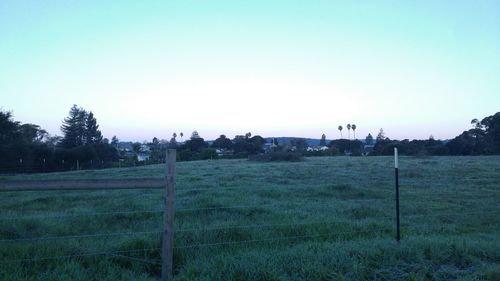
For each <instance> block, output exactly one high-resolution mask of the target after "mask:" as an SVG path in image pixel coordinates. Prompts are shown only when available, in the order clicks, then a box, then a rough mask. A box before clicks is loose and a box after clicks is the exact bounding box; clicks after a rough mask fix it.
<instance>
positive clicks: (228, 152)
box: [215, 148, 234, 157]
mask: <svg viewBox="0 0 500 281" xmlns="http://www.w3.org/2000/svg"><path fill="white" fill-rule="evenodd" d="M215 153H217V156H219V157H224V156H231V155H233V154H234V150H232V149H224V148H217V149H216V150H215Z"/></svg>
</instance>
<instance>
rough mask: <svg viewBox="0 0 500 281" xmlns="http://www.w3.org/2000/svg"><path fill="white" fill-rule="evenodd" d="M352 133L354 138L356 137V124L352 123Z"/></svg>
mask: <svg viewBox="0 0 500 281" xmlns="http://www.w3.org/2000/svg"><path fill="white" fill-rule="evenodd" d="M351 128H352V133H353V134H354V139H356V124H352V126H351Z"/></svg>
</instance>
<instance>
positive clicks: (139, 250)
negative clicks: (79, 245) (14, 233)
mask: <svg viewBox="0 0 500 281" xmlns="http://www.w3.org/2000/svg"><path fill="white" fill-rule="evenodd" d="M144 250H146V251H155V250H156V251H157V250H160V249H159V248H148V249H137V250H123V251H113V252H93V253H84V254H74V255H61V256H53V257H42V258H26V259H11V260H2V261H0V263H10V262H33V261H45V260H57V259H70V258H77V257H89V256H103V255H114V254H127V253H138V252H143V251H144Z"/></svg>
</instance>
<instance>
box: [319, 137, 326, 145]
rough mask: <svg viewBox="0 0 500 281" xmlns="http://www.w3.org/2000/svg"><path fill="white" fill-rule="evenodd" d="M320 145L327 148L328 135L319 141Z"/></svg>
mask: <svg viewBox="0 0 500 281" xmlns="http://www.w3.org/2000/svg"><path fill="white" fill-rule="evenodd" d="M319 145H321V146H326V135H325V134H323V135H321V140H320V141H319Z"/></svg>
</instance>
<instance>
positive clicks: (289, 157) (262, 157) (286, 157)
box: [248, 151, 302, 162]
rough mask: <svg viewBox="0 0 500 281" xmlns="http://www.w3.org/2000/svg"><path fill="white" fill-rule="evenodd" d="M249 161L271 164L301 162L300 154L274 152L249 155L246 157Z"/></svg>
mask: <svg viewBox="0 0 500 281" xmlns="http://www.w3.org/2000/svg"><path fill="white" fill-rule="evenodd" d="M248 160H250V161H261V162H271V161H301V160H302V154H300V153H297V152H284V151H276V152H269V153H265V154H257V155H250V156H249V157H248Z"/></svg>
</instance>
